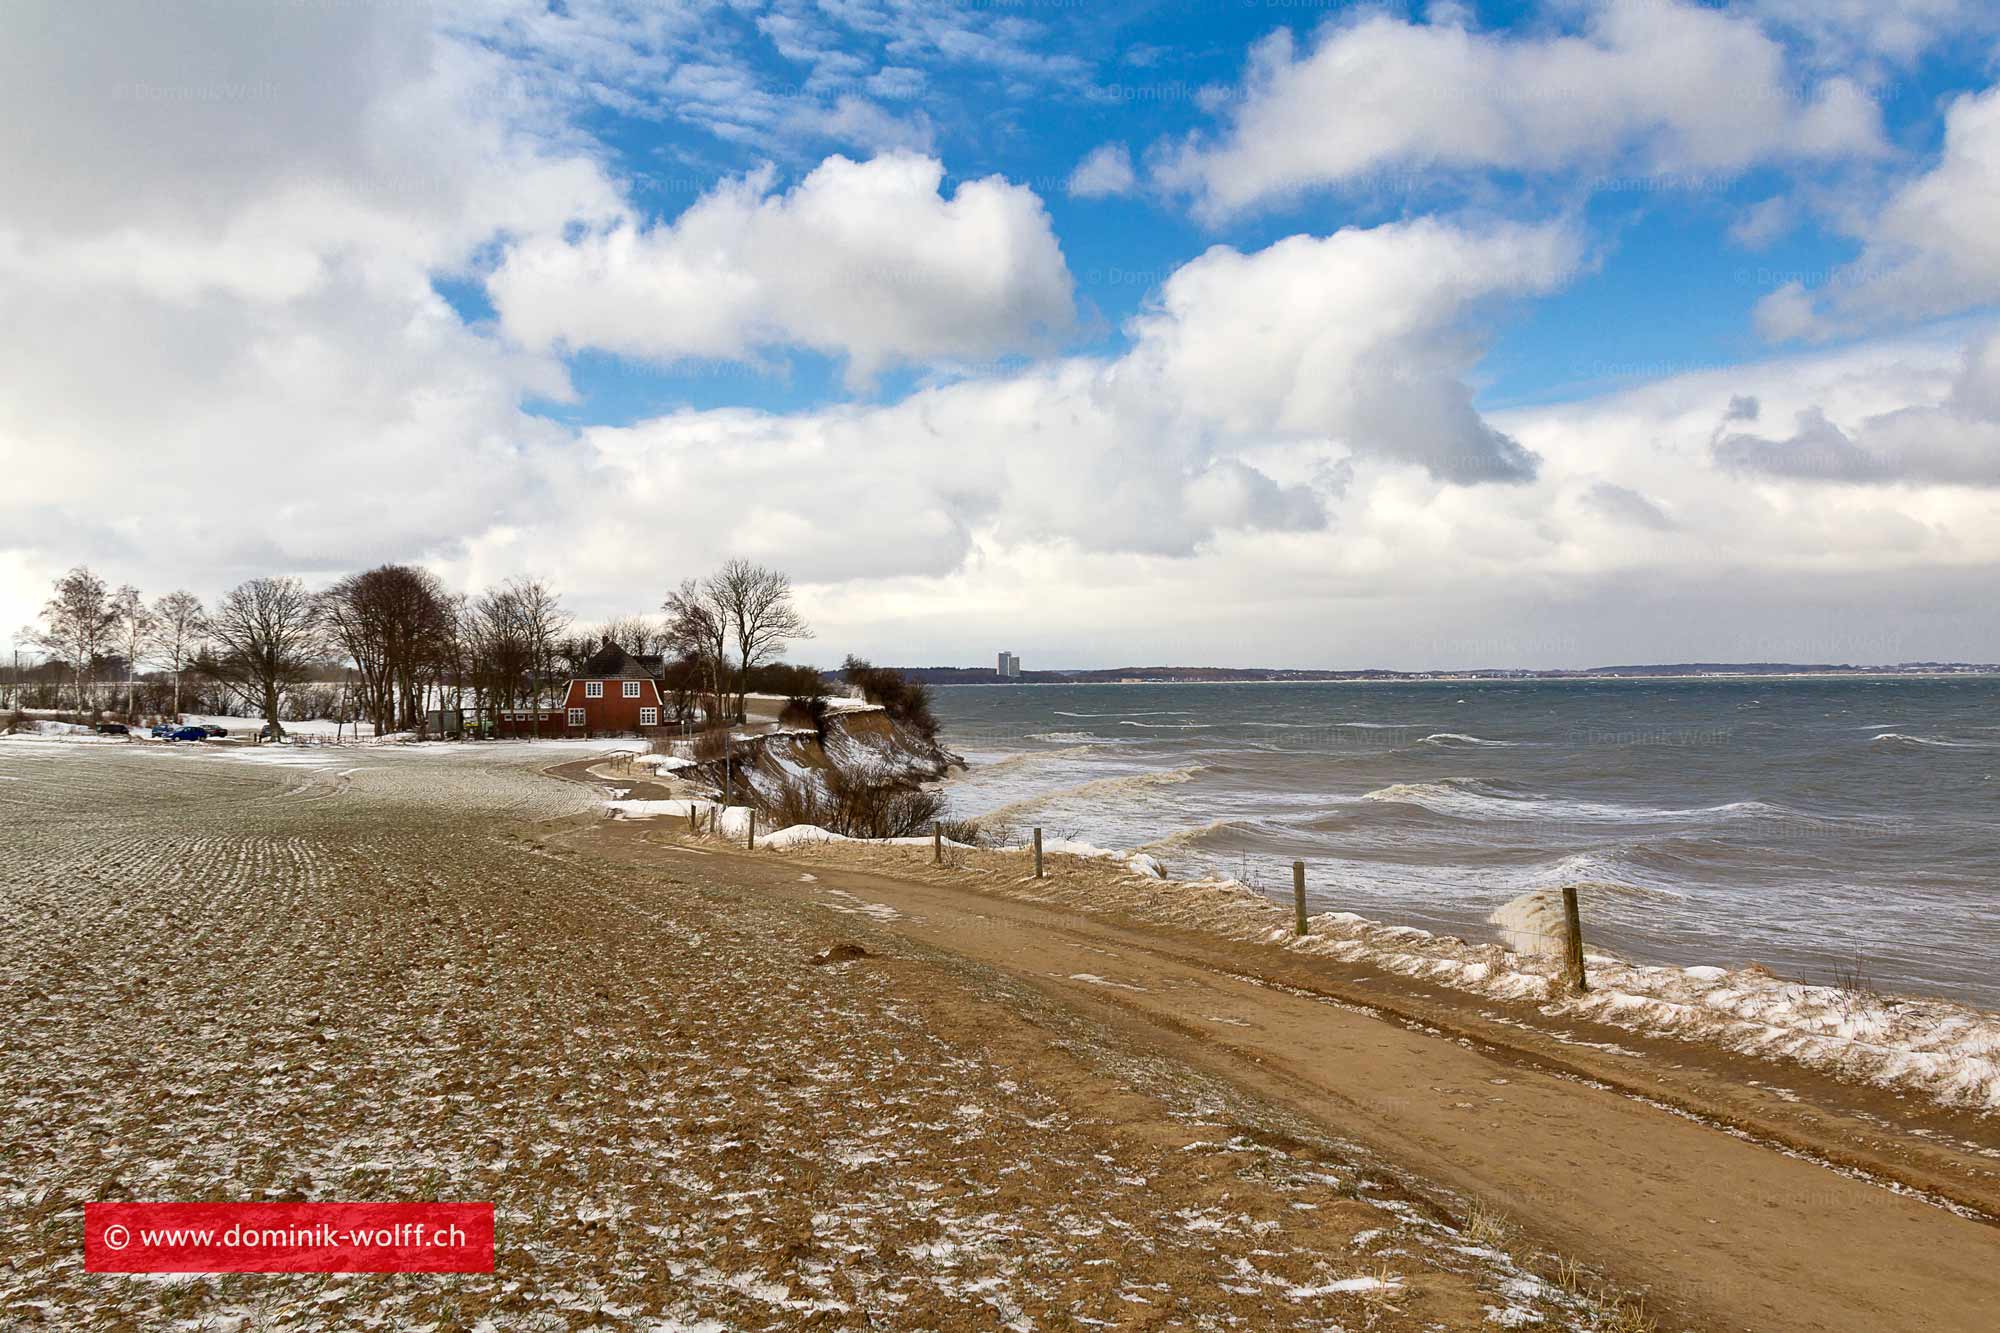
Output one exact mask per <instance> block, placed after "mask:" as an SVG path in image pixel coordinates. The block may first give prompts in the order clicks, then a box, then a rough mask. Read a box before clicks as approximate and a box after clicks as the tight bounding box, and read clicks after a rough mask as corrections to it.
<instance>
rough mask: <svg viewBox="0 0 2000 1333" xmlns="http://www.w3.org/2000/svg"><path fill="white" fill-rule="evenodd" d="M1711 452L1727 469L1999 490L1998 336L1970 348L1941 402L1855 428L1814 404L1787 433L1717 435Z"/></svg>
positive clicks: (1879, 416)
mask: <svg viewBox="0 0 2000 1333" xmlns="http://www.w3.org/2000/svg"><path fill="white" fill-rule="evenodd" d="M1714 453H1715V459H1716V461H1717V462H1718V463H1720V464H1721V465H1722V466H1724V467H1727V468H1731V469H1734V470H1737V471H1741V472H1751V473H1761V474H1764V475H1767V476H1775V477H1786V478H1793V479H1799V480H1809V481H1822V482H1849V483H1863V482H1875V483H1894V482H1901V483H1915V484H1930V483H1941V484H1947V485H1970V486H2000V334H1994V335H1991V336H1988V337H1986V338H1985V339H1983V340H1981V341H1979V342H1976V343H1974V344H1973V345H1972V346H1971V347H1970V348H1968V349H1967V351H1966V355H1965V362H1964V365H1963V367H1962V368H1961V369H1960V371H1959V373H1958V376H1957V378H1956V379H1955V380H1954V381H1953V382H1952V385H1951V388H1950V390H1949V392H1948V393H1946V394H1945V395H1944V396H1943V398H1942V399H1941V400H1939V401H1933V402H1928V403H1926V402H1917V403H1911V404H1908V405H1904V406H1899V407H1895V408H1892V409H1890V410H1888V411H1884V412H1877V413H1873V414H1870V415H1867V416H1863V417H1861V418H1860V419H1859V420H1858V421H1857V422H1856V424H1855V425H1854V426H1853V428H1852V429H1851V430H1843V429H1842V428H1841V427H1840V426H1839V425H1837V424H1835V422H1834V421H1833V420H1832V419H1831V418H1829V417H1828V415H1827V413H1826V411H1825V409H1824V408H1822V407H1820V406H1819V405H1817V404H1815V405H1813V406H1810V407H1806V408H1803V409H1801V410H1800V411H1799V413H1798V416H1797V425H1796V428H1795V429H1794V431H1793V432H1792V434H1791V435H1789V436H1786V437H1783V438H1772V437H1769V436H1762V435H1752V434H1747V433H1743V432H1728V433H1725V432H1718V433H1717V437H1716V441H1715V446H1714Z"/></svg>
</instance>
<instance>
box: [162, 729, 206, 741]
mask: <svg viewBox="0 0 2000 1333" xmlns="http://www.w3.org/2000/svg"><path fill="white" fill-rule="evenodd" d="M167 739H168V740H170V741H205V740H207V739H208V732H207V730H206V729H205V728H202V727H174V728H172V729H170V730H169V731H168V732H167Z"/></svg>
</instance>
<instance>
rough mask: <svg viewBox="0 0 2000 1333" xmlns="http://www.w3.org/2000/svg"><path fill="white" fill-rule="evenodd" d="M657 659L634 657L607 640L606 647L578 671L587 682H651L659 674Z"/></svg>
mask: <svg viewBox="0 0 2000 1333" xmlns="http://www.w3.org/2000/svg"><path fill="white" fill-rule="evenodd" d="M659 660H660V659H659V658H657V657H640V656H634V655H633V654H631V653H628V652H626V651H625V650H624V649H623V648H620V647H619V646H618V645H617V644H615V643H613V642H611V640H609V639H606V640H605V641H604V646H603V647H602V648H599V649H598V650H597V651H596V652H594V653H592V654H591V655H590V656H589V658H587V659H586V660H585V661H584V663H583V665H582V666H581V667H579V668H578V669H577V673H576V674H577V677H578V679H587V680H651V679H653V677H654V676H655V675H656V674H658V673H657V671H656V669H655V668H656V667H657V666H658V663H659Z"/></svg>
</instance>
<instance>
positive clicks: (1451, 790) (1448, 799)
mask: <svg viewBox="0 0 2000 1333" xmlns="http://www.w3.org/2000/svg"><path fill="white" fill-rule="evenodd" d="M1361 799H1362V800H1364V801H1386V802H1389V803H1391V804H1395V805H1414V806H1417V807H1419V808H1421V809H1425V810H1429V811H1430V812H1431V813H1432V814H1439V815H1447V816H1450V817H1451V818H1454V819H1520V820H1557V821H1561V820H1572V821H1579V822H1586V823H1618V822H1621V821H1635V820H1637V821H1646V822H1656V821H1660V820H1676V819H1703V818H1713V817H1715V816H1718V815H1721V816H1742V815H1788V814H1790V813H1791V812H1790V811H1788V810H1786V809H1785V808H1784V807H1783V806H1777V805H1772V804H1770V803H1768V802H1765V801H1731V802H1729V803H1728V804H1726V805H1709V806H1699V807H1694V808H1691V809H1684V810H1675V809H1666V808H1662V807H1657V806H1643V805H1617V804H1613V803H1610V802H1605V801H1572V800H1565V799H1563V798H1561V797H1553V796H1543V795H1540V794H1539V793H1535V792H1527V791H1522V790H1520V789H1518V788H1510V787H1506V786H1503V785H1500V784H1496V783H1491V782H1484V781H1481V780H1480V779H1478V778H1443V779H1440V780H1439V781H1436V782H1395V783H1391V784H1390V785H1388V786H1386V787H1377V788H1376V789H1375V790H1374V791H1370V792H1363V793H1362V795H1361Z"/></svg>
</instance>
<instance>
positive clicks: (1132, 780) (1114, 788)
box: [980, 764, 1208, 820]
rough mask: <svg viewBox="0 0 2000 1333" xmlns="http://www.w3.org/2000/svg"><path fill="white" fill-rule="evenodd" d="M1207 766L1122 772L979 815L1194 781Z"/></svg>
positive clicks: (987, 816) (1005, 814)
mask: <svg viewBox="0 0 2000 1333" xmlns="http://www.w3.org/2000/svg"><path fill="white" fill-rule="evenodd" d="M1207 767H1208V765H1207V764H1188V765H1186V766H1185V767H1183V768H1156V769H1148V770H1146V771H1145V772H1143V773H1121V774H1119V775H1118V776H1117V777H1110V778H1096V779H1093V780H1092V781H1090V782H1084V783H1079V784H1078V785H1076V786H1074V787H1059V788H1057V789H1055V790H1053V791H1045V792H1038V793H1036V794H1035V795H1033V796H1024V797H1022V798H1021V799H1020V800H1018V801H1009V802H1008V803H1007V804H1005V805H1003V806H1000V807H999V808H997V809H994V810H988V811H987V812H986V813H984V814H982V815H981V816H980V818H981V819H988V820H998V819H1005V818H1007V817H1009V816H1012V815H1020V814H1025V813H1027V812H1028V811H1030V810H1039V809H1041V808H1042V807H1043V806H1046V805H1052V804H1054V803H1055V802H1057V801H1071V800H1078V799H1083V800H1090V799H1094V798H1099V797H1105V796H1115V795H1118V794H1121V793H1124V792H1131V791H1142V790H1144V789H1145V788H1147V787H1169V786H1173V785H1175V784H1177V783H1182V782H1189V781H1192V780H1193V778H1194V776H1195V774H1197V773H1199V772H1201V771H1202V770H1203V769H1205V768H1207Z"/></svg>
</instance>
